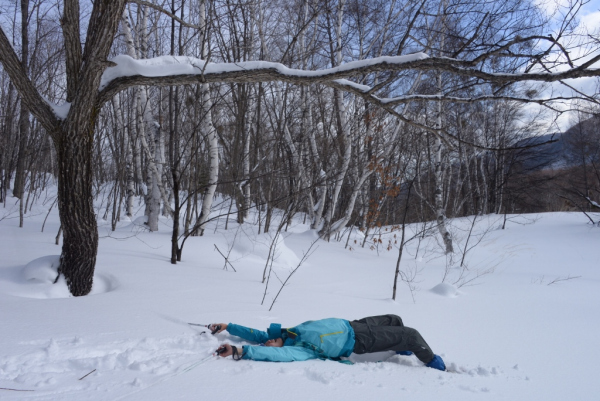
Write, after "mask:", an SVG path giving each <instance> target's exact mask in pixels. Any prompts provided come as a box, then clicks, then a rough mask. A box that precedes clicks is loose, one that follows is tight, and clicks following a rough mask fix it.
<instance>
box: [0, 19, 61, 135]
mask: <svg viewBox="0 0 600 401" xmlns="http://www.w3.org/2000/svg"><path fill="white" fill-rule="evenodd" d="M0 62H2V66H3V67H4V70H5V71H6V72H7V74H8V76H9V77H10V80H11V82H12V83H13V85H15V87H16V89H17V91H18V92H19V95H20V96H21V99H22V101H23V102H25V104H26V105H27V108H28V109H29V111H30V112H31V114H33V115H34V116H35V117H36V118H37V119H38V120H39V121H40V123H41V124H42V125H43V126H44V129H46V131H48V133H49V134H50V135H53V132H54V130H55V128H56V126H57V124H58V119H57V118H56V115H55V114H54V112H53V111H52V108H51V107H50V105H49V104H48V103H47V102H46V100H44V98H42V96H40V94H39V92H38V91H37V89H36V88H35V86H34V85H33V83H32V82H31V80H30V79H29V77H27V73H26V72H25V70H23V66H22V65H21V61H20V60H19V58H18V57H17V54H16V53H15V50H14V49H13V47H12V45H11V44H10V41H9V40H8V38H7V37H6V35H5V34H4V30H3V29H1V28H0ZM54 139H56V138H54Z"/></svg>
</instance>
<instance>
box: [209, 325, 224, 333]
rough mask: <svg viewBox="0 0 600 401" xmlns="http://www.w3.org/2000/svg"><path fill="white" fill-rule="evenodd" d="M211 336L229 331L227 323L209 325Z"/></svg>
mask: <svg viewBox="0 0 600 401" xmlns="http://www.w3.org/2000/svg"><path fill="white" fill-rule="evenodd" d="M208 329H209V330H210V333H211V334H217V333H220V332H222V331H223V330H227V323H211V324H209V325H208Z"/></svg>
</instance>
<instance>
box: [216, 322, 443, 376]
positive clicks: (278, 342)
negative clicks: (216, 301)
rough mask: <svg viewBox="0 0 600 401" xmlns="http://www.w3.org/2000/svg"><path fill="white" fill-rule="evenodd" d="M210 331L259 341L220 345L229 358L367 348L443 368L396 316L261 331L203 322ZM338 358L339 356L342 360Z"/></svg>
mask: <svg viewBox="0 0 600 401" xmlns="http://www.w3.org/2000/svg"><path fill="white" fill-rule="evenodd" d="M208 327H209V329H210V330H212V332H213V334H216V333H221V332H222V331H223V330H227V331H228V332H229V333H230V334H233V335H234V336H237V337H241V338H243V339H244V340H247V341H251V342H256V343H262V344H261V345H263V344H264V346H252V345H244V346H243V347H241V348H240V347H232V346H231V345H229V344H222V345H221V347H220V348H219V352H218V354H219V355H220V356H222V357H227V356H229V355H232V356H233V359H236V360H239V359H252V360H255V361H272V362H291V361H305V360H308V359H317V358H318V359H331V360H336V361H342V360H341V359H340V357H347V356H350V354H351V353H352V352H354V353H355V354H366V353H369V352H380V351H396V353H398V354H402V355H411V354H413V353H414V354H415V356H416V357H417V358H419V360H421V362H423V363H424V364H425V365H427V366H428V367H430V368H434V369H439V370H446V365H445V364H444V361H443V360H442V358H440V357H439V356H438V355H435V354H434V353H433V351H432V350H431V348H429V345H427V343H426V342H425V340H424V339H423V337H421V334H419V332H418V331H417V330H415V329H411V328H410V327H406V326H404V324H403V323H402V319H401V318H400V317H399V316H396V315H382V316H371V317H366V318H364V319H360V320H353V321H348V320H344V319H335V318H331V319H322V320H311V321H308V322H304V323H302V324H299V325H298V326H296V327H291V328H287V329H282V328H281V325H280V324H276V323H273V324H271V326H270V327H269V328H268V329H267V332H264V331H260V330H256V329H251V328H248V327H244V326H240V325H237V324H233V323H213V324H211V325H209V326H208ZM342 362H344V361H342Z"/></svg>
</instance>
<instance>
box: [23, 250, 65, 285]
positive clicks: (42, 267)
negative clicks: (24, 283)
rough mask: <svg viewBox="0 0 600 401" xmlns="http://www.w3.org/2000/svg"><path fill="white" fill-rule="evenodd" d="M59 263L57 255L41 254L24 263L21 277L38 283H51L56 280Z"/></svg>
mask: <svg viewBox="0 0 600 401" xmlns="http://www.w3.org/2000/svg"><path fill="white" fill-rule="evenodd" d="M59 265H60V256H59V255H49V256H42V257H41V258H37V259H34V260H32V261H31V262H29V263H27V265H25V268H24V269H23V278H25V280H29V281H35V282H38V283H53V282H54V280H56V275H57V274H58V273H57V269H58V266H59Z"/></svg>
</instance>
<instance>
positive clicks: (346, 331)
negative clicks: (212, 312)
mask: <svg viewBox="0 0 600 401" xmlns="http://www.w3.org/2000/svg"><path fill="white" fill-rule="evenodd" d="M227 331H228V332H229V333H230V334H232V335H234V336H238V337H241V338H243V339H244V340H247V341H250V342H256V343H264V342H266V341H267V340H270V339H276V338H282V339H283V340H284V343H283V347H264V346H252V345H244V346H243V350H244V351H243V353H242V358H243V359H252V360H255V361H270V362H292V361H306V360H308V359H333V360H339V358H340V357H342V356H345V357H347V356H350V354H351V353H352V351H353V350H354V343H355V341H354V330H353V329H352V326H350V322H349V321H347V320H344V319H336V318H330V319H322V320H310V321H308V322H304V323H302V324H299V325H298V326H296V327H291V328H287V329H282V328H281V325H280V324H276V323H273V324H271V326H270V327H269V329H268V330H267V331H266V332H265V331H261V330H256V329H251V328H248V327H244V326H240V325H237V324H234V323H229V324H228V325H227Z"/></svg>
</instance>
